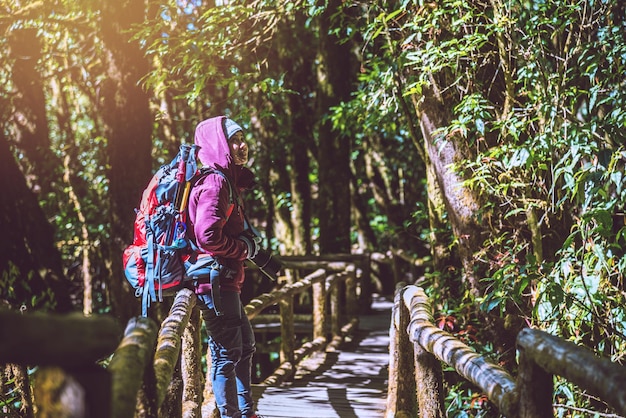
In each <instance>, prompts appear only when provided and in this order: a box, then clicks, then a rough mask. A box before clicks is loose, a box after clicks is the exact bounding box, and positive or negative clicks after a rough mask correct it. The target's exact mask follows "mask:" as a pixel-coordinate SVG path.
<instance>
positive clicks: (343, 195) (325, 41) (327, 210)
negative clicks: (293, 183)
mask: <svg viewBox="0 0 626 418" xmlns="http://www.w3.org/2000/svg"><path fill="white" fill-rule="evenodd" d="M342 5H343V2H342V1H340V0H330V1H328V2H327V5H326V7H325V9H324V12H323V13H322V15H321V16H320V32H319V33H320V45H319V60H320V64H319V68H318V74H319V80H318V83H319V90H318V113H317V116H318V119H319V120H321V121H322V122H321V123H320V125H319V134H318V137H319V149H318V156H317V161H318V164H319V170H318V172H319V199H318V216H319V220H320V238H319V245H320V253H321V254H332V253H347V252H350V225H351V222H350V199H349V196H350V142H351V139H350V138H349V137H346V136H344V135H343V134H342V133H341V132H337V131H335V130H333V126H332V121H330V120H329V119H328V118H326V117H325V116H327V115H328V114H329V112H331V108H332V107H334V106H337V105H339V104H341V103H342V102H347V101H348V100H350V93H351V92H352V87H353V83H354V74H356V71H352V69H353V67H354V65H353V62H354V60H353V58H352V51H351V50H350V44H349V43H344V42H341V39H340V37H341V35H339V36H338V35H337V34H335V33H331V31H332V29H333V28H334V26H333V17H334V15H336V14H337V13H339V14H343V13H344V11H342Z"/></svg>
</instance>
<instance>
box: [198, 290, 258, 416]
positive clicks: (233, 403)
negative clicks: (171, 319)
mask: <svg viewBox="0 0 626 418" xmlns="http://www.w3.org/2000/svg"><path fill="white" fill-rule="evenodd" d="M221 302H222V312H223V313H224V315H222V316H216V315H215V311H214V310H213V301H212V300H211V295H210V294H207V295H198V306H199V307H200V309H201V312H202V319H203V320H204V323H205V324H206V328H207V332H208V334H209V349H210V351H211V363H212V365H211V370H210V378H211V380H212V382H213V394H214V395H215V403H216V404H217V408H218V409H219V411H220V415H221V416H222V418H226V417H228V418H240V417H248V416H252V415H253V414H254V402H253V400H252V391H251V389H250V385H251V378H252V355H253V354H254V352H255V350H256V349H255V340H254V332H253V331H252V326H251V325H250V321H249V320H248V317H247V316H246V314H245V312H244V309H243V306H242V304H241V299H240V298H239V294H238V293H237V292H228V291H226V292H221Z"/></svg>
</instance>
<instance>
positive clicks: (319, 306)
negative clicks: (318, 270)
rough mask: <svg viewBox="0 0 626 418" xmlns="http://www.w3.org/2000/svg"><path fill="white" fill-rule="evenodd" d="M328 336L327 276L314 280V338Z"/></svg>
mask: <svg viewBox="0 0 626 418" xmlns="http://www.w3.org/2000/svg"><path fill="white" fill-rule="evenodd" d="M318 338H326V276H325V275H320V276H319V277H317V278H315V279H314V280H313V339H314V340H315V339H318Z"/></svg>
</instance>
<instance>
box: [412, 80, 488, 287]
mask: <svg viewBox="0 0 626 418" xmlns="http://www.w3.org/2000/svg"><path fill="white" fill-rule="evenodd" d="M416 110H417V115H418V117H419V120H420V126H421V129H422V135H423V137H424V141H425V148H426V152H427V154H428V159H429V162H430V164H431V167H429V168H430V169H432V172H433V174H434V176H435V178H436V181H437V185H438V187H439V191H440V192H441V197H442V198H443V203H444V205H445V207H446V209H447V213H448V217H449V219H450V224H451V226H452V231H453V232H454V235H455V236H456V238H457V240H458V251H459V257H460V261H461V264H462V267H463V278H464V281H465V282H466V283H467V284H468V285H469V288H470V290H471V292H472V293H473V294H474V295H475V296H481V295H482V294H483V291H484V289H483V285H482V284H481V282H480V279H482V278H483V277H484V274H483V273H484V272H485V271H486V265H482V264H480V263H479V262H477V261H476V259H475V258H474V251H475V250H477V249H479V248H481V246H482V242H483V240H484V236H485V234H486V232H487V231H486V229H485V227H484V226H483V225H482V224H481V223H479V221H478V211H479V209H480V207H481V206H480V203H479V199H478V196H477V195H476V194H475V193H474V192H472V190H470V189H469V188H467V187H465V186H463V180H464V179H463V178H462V177H460V176H459V174H457V173H456V172H454V170H453V168H452V165H453V164H455V163H457V162H460V161H461V160H462V159H463V158H465V157H467V152H465V150H463V148H462V145H461V140H460V138H456V136H455V135H451V136H450V137H447V138H443V137H441V136H437V135H436V134H435V131H436V129H438V128H441V127H443V126H446V125H447V124H448V123H449V119H450V116H449V115H450V112H449V110H448V109H447V108H446V107H445V106H444V105H443V102H442V101H441V99H440V98H438V97H436V96H435V93H434V92H433V91H430V92H428V91H427V92H425V96H424V97H423V100H422V101H421V104H416Z"/></svg>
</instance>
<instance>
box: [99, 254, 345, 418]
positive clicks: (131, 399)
mask: <svg viewBox="0 0 626 418" xmlns="http://www.w3.org/2000/svg"><path fill="white" fill-rule="evenodd" d="M344 267H345V266H344ZM333 270H334V269H333ZM340 282H343V283H345V284H346V285H345V292H346V293H345V298H346V300H347V301H348V303H346V304H345V305H347V306H349V307H350V309H346V306H345V305H342V304H340V303H339V300H340V298H339V294H338V292H339V289H340V288H339V286H338V284H339V283H340ZM355 287H356V271H355V268H354V266H353V265H347V268H345V269H344V270H343V271H339V272H335V273H332V274H328V272H327V271H326V270H324V269H318V270H316V271H314V272H313V273H311V274H309V275H307V276H305V277H304V278H303V279H302V280H300V281H297V282H295V283H292V284H288V285H285V286H283V287H282V288H280V289H276V290H274V291H272V292H269V293H265V294H262V295H259V296H258V297H256V298H254V299H253V300H251V301H250V303H249V304H248V305H246V306H245V308H244V309H245V312H246V315H248V318H249V319H253V318H255V317H257V316H258V315H260V314H261V312H262V311H263V310H264V309H266V308H268V307H270V306H274V305H278V306H279V308H280V317H281V321H280V322H281V337H282V338H281V348H280V359H281V364H280V366H279V367H278V368H277V370H276V371H275V372H274V373H273V374H272V375H271V376H269V377H268V378H267V379H265V381H264V382H263V384H266V385H276V384H280V383H281V382H282V381H284V380H285V379H287V378H289V377H290V376H291V375H292V374H293V372H294V370H295V365H296V364H297V363H299V362H300V361H301V360H302V359H304V358H305V357H306V356H307V355H309V354H310V353H311V352H313V351H319V350H323V349H324V348H326V347H327V346H329V345H330V346H332V345H334V344H338V343H339V342H340V341H341V340H342V338H343V337H344V336H345V335H346V334H348V333H350V332H351V331H352V330H353V328H354V327H355V326H356V324H357V320H356V310H355V309H354V307H355V306H357V304H356V303H355V298H356V289H355ZM311 288H312V289H313V339H312V341H309V342H307V343H305V344H303V345H302V346H301V347H298V348H296V347H294V346H293V344H294V341H295V338H294V335H295V334H294V332H295V331H294V320H293V298H294V296H295V295H297V294H299V293H302V292H304V291H306V290H308V289H311ZM327 301H329V303H327ZM195 302H196V297H195V295H194V294H193V292H191V291H190V290H188V289H183V290H182V291H180V292H178V294H177V295H176V297H175V299H174V303H173V305H172V308H171V309H170V313H169V315H168V316H167V318H166V319H165V320H164V321H163V324H162V325H161V329H160V331H159V334H158V335H159V336H158V339H157V342H156V347H157V348H156V352H155V355H154V360H153V361H152V365H153V367H152V368H150V367H147V366H149V364H150V362H148V364H146V370H147V371H150V373H145V374H144V373H137V371H136V370H131V368H128V367H125V364H126V362H127V361H129V360H124V359H123V358H126V357H127V356H128V354H126V353H127V352H132V353H134V355H135V356H137V357H141V358H144V360H145V356H146V354H145V353H144V352H142V351H141V350H142V349H144V348H145V346H146V345H147V346H151V344H152V343H151V342H152V340H153V339H154V337H153V336H152V326H151V325H148V324H149V322H150V321H151V320H148V319H146V318H134V319H132V320H131V322H129V325H128V327H127V329H126V336H125V338H124V339H123V340H122V343H121V344H120V346H119V348H118V349H117V350H116V352H115V353H114V355H113V357H112V360H111V362H110V366H109V369H110V371H111V373H112V375H113V382H114V383H115V382H117V383H115V384H114V385H113V399H116V403H115V415H114V416H116V417H132V416H133V413H134V408H135V402H136V399H137V395H138V389H139V388H138V385H137V382H136V380H134V379H133V377H131V376H129V375H130V374H133V375H134V377H135V378H136V376H137V375H140V376H144V375H145V376H146V378H148V379H150V380H154V382H152V383H151V382H146V381H144V382H143V383H144V390H150V388H152V391H151V392H150V393H146V394H144V395H145V396H146V397H147V398H149V399H154V400H155V401H154V402H155V404H154V405H152V409H154V410H155V411H156V410H158V409H159V408H160V407H161V406H162V404H163V402H164V399H165V395H166V391H167V389H168V385H169V382H170V381H172V379H173V378H174V377H175V376H174V374H175V373H174V372H175V366H176V364H177V361H178V359H179V354H181V351H182V358H181V364H183V365H184V364H188V363H189V361H188V359H186V357H188V356H190V355H192V356H195V358H196V360H195V363H196V364H195V368H196V369H199V368H200V364H199V359H200V357H201V356H199V355H198V353H196V352H195V351H197V349H198V345H199V344H197V341H198V340H197V339H198V338H199V326H197V324H196V325H195V328H196V330H195V332H194V334H195V335H194V336H193V337H190V338H187V339H186V338H183V334H184V333H185V329H186V327H187V326H188V324H189V325H190V326H194V321H199V318H196V319H195V320H190V317H192V316H193V308H194V305H195ZM327 305H328V306H329V307H330V312H327V311H326V309H327V308H326V307H327ZM342 319H345V321H343V322H342ZM138 335H141V337H139V338H138ZM327 335H330V337H331V339H330V340H329V339H328V338H327ZM152 347H154V345H152ZM153 352H154V351H153ZM192 363H193V361H192ZM137 364H144V362H141V361H139V362H137ZM188 368H190V369H193V368H194V366H193V365H190V366H188ZM150 369H152V370H150ZM183 375H184V373H183ZM182 380H183V392H185V393H187V392H189V393H192V394H193V393H195V394H198V393H199V392H202V391H201V390H200V389H199V388H198V387H197V386H198V385H199V384H200V383H199V379H192V378H189V377H186V376H183V377H182ZM126 382H128V383H126ZM146 388H148V389H146ZM129 394H130V395H129ZM133 394H134V396H133ZM123 395H125V398H124V399H122V396H123ZM203 398H204V399H203V402H202V405H201V406H200V404H199V402H198V401H197V399H195V400H194V399H186V398H185V397H184V398H183V409H184V410H183V415H184V416H186V417H199V416H212V415H211V414H212V413H213V410H212V409H213V408H214V400H213V396H212V393H211V388H210V382H206V384H205V388H204V396H203ZM117 399H121V401H120V402H118V401H117ZM186 406H187V407H188V409H187V410H185V408H186Z"/></svg>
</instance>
